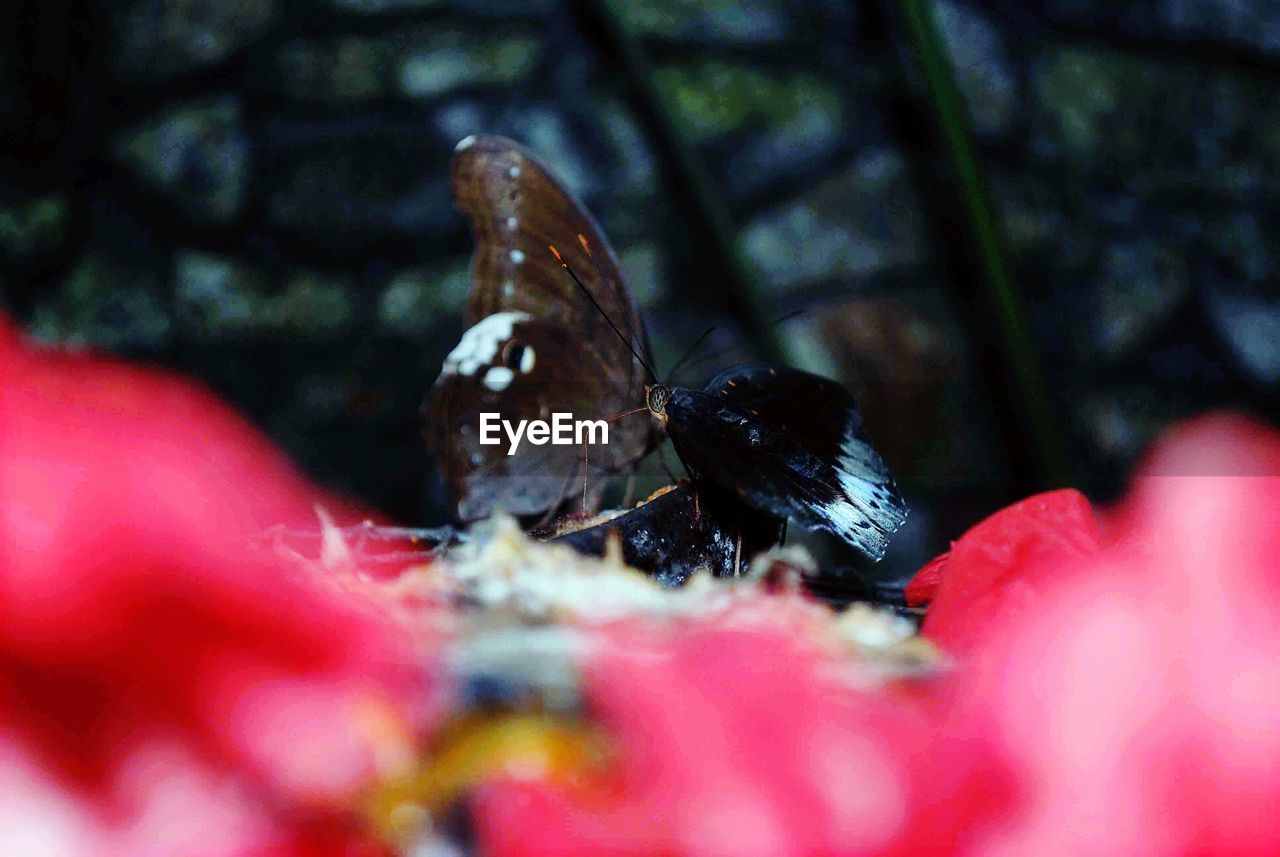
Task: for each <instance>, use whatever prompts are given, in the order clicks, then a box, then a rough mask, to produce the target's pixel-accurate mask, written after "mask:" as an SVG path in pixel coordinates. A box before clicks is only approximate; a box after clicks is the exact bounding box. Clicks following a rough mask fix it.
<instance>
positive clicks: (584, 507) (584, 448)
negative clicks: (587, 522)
mask: <svg viewBox="0 0 1280 857" xmlns="http://www.w3.org/2000/svg"><path fill="white" fill-rule="evenodd" d="M587 473H588V461H587V440H586V438H585V437H584V438H583V439H582V514H583V516H584V517H585V516H586V514H587Z"/></svg>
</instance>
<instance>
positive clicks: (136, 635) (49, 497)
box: [0, 318, 399, 854]
mask: <svg viewBox="0 0 1280 857" xmlns="http://www.w3.org/2000/svg"><path fill="white" fill-rule="evenodd" d="M317 502H322V503H325V504H326V505H329V506H330V507H334V501H333V500H332V498H326V497H324V496H323V495H322V494H321V493H320V492H318V491H316V490H315V489H314V488H313V487H311V486H310V485H309V484H307V482H306V481H305V480H304V479H303V478H302V477H301V476H300V474H299V473H298V472H297V471H296V470H295V469H294V468H293V467H292V466H291V465H290V464H289V463H288V462H287V460H286V459H285V458H284V457H283V456H282V455H281V454H280V453H279V452H277V451H276V450H275V449H274V448H272V447H271V446H270V445H269V444H268V443H267V442H266V441H265V440H264V439H262V438H261V437H260V436H259V435H258V434H257V432H255V431H254V430H253V429H252V428H251V427H250V426H249V425H248V424H247V423H245V422H244V420H242V419H241V418H240V417H238V416H236V415H235V414H234V413H232V412H231V411H230V410H228V409H227V408H225V407H224V406H222V405H221V404H219V403H218V402H217V401H216V400H214V399H213V397H212V396H210V395H209V394H208V393H207V392H205V391H204V390H201V389H199V388H197V387H196V386H194V385H192V384H190V383H187V382H185V381H180V380H177V379H175V378H172V377H170V376H167V375H164V374H161V373H158V372H153V371H148V370H144V369H139V368H135V367H132V366H127V365H124V364H122V363H119V362H116V361H113V360H109V359H103V358H97V357H91V356H85V355H71V354H66V353H63V352H60V351H55V350H41V349H38V348H34V347H29V346H27V345H25V344H24V343H23V342H22V341H21V339H20V337H19V335H18V334H17V333H16V332H15V331H14V330H13V329H12V328H10V327H9V326H8V325H7V324H6V323H5V322H4V320H3V319H2V318H0V545H3V552H2V553H0V695H3V698H4V699H5V704H4V707H3V713H0V755H3V757H4V759H5V761H4V763H3V764H2V765H0V782H3V783H4V785H3V786H0V829H2V832H0V852H3V853H14V851H13V850H11V849H10V848H7V847H5V844H4V843H5V842H6V841H8V842H9V845H11V846H13V847H15V848H16V847H17V846H16V845H15V844H14V843H16V842H21V841H26V840H24V839H23V837H29V838H32V839H31V841H36V842H44V841H46V840H48V841H49V842H50V845H49V847H48V848H43V847H41V848H39V849H37V850H38V851H39V853H49V854H60V853H71V854H106V853H121V854H144V853H187V854H194V853H199V854H237V853H249V852H250V851H251V850H253V849H259V850H261V849H264V848H271V849H274V848H276V847H277V846H280V847H283V845H282V843H288V842H296V841H300V840H299V838H298V837H299V832H300V831H305V830H306V829H309V828H311V827H312V826H314V825H315V824H322V825H324V824H329V823H330V822H329V821H325V819H326V818H332V817H333V816H332V812H333V807H334V806H335V805H336V804H337V802H339V801H342V800H345V799H346V798H347V797H348V796H349V795H350V793H351V790H352V789H353V788H354V787H356V786H357V785H358V784H359V783H360V782H361V780H362V778H363V777H364V776H366V775H367V773H368V772H369V770H370V767H371V759H372V751H373V750H374V749H376V748H375V747H374V741H373V740H372V737H371V735H370V734H368V730H367V729H362V727H361V720H362V718H365V717H366V715H363V714H362V712H367V711H368V710H369V709H370V708H371V707H372V708H377V707H383V708H385V707H387V706H390V705H393V704H394V703H395V700H396V695H397V693H398V692H399V688H398V682H399V679H398V678H395V677H394V676H395V674H396V669H395V663H396V661H397V659H398V654H397V641H396V640H395V639H394V638H391V637H389V635H388V632H387V631H386V630H384V629H383V628H382V627H381V626H380V625H378V624H376V623H374V622H372V621H370V620H369V619H368V618H365V617H362V616H361V615H359V614H356V613H354V612H353V611H352V610H351V609H349V608H347V607H345V606H343V605H340V604H338V603H336V602H335V601H334V600H333V599H332V598H330V597H327V596H326V595H325V594H324V593H323V591H322V589H321V588H320V587H317V586H315V585H314V584H313V582H311V581H309V580H307V579H305V578H304V577H303V575H302V574H301V573H300V572H299V570H298V569H297V568H296V567H295V566H292V565H289V564H286V563H285V562H283V561H282V560H280V559H277V558H275V557H273V556H272V555H270V554H269V553H267V552H264V551H261V550H255V549H253V548H252V546H251V545H250V543H249V538H250V537H251V536H253V535H255V534H257V533H258V532H259V531H260V529H261V528H263V527H266V526H269V525H273V524H286V525H289V524H292V525H303V524H305V525H307V526H311V527H314V526H315V512H314V504H315V503H317ZM334 508H336V507H334ZM6 836H8V837H10V839H9V840H6V839H5V837H6ZM15 837H16V838H15ZM23 853H25V852H23Z"/></svg>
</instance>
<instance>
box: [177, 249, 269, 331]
mask: <svg viewBox="0 0 1280 857" xmlns="http://www.w3.org/2000/svg"><path fill="white" fill-rule="evenodd" d="M173 280H174V282H173V294H174V313H175V316H176V317H177V319H178V320H179V321H180V322H181V323H182V324H183V325H184V326H185V327H186V328H187V330H188V331H189V334H190V335H191V336H193V337H194V338H197V339H210V340H222V339H232V338H238V337H243V336H245V335H248V334H251V333H252V332H253V331H254V330H255V328H256V327H257V325H258V324H259V321H260V319H261V318H262V309H263V305H264V304H265V303H266V302H267V299H268V298H267V294H266V292H267V283H266V278H265V277H264V276H263V275H262V274H261V273H260V272H258V271H256V270H254V269H252V268H251V267H249V266H248V265H245V264H243V263H241V262H239V261H237V260H235V259H232V258H228V257H225V256H215V255H211V254H208V253H199V252H194V251H185V252H181V253H179V254H178V255H177V257H176V258H175V260H174V273H173Z"/></svg>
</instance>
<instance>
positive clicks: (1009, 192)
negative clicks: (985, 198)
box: [988, 169, 1068, 254]
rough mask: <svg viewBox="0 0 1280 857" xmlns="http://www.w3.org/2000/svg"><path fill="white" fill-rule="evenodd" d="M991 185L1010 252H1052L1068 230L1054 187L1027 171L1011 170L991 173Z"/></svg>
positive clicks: (989, 180)
mask: <svg viewBox="0 0 1280 857" xmlns="http://www.w3.org/2000/svg"><path fill="white" fill-rule="evenodd" d="M988 182H989V189H990V193H991V201H992V204H993V206H994V207H995V210H996V214H997V215H998V217H999V218H1000V226H1001V229H1002V231H1003V233H1004V240H1005V242H1006V243H1007V244H1008V247H1009V249H1010V250H1012V251H1013V252H1014V253H1016V254H1027V253H1038V252H1042V251H1046V250H1049V249H1051V248H1052V247H1053V245H1054V244H1055V243H1056V242H1057V241H1058V240H1059V239H1060V237H1061V235H1062V234H1063V232H1064V231H1065V230H1066V229H1067V227H1068V223H1067V218H1066V216H1065V213H1064V212H1063V210H1062V204H1061V203H1060V202H1059V200H1058V199H1057V197H1056V196H1055V194H1054V190H1053V187H1052V185H1051V184H1050V183H1049V182H1047V181H1045V180H1044V179H1041V178H1039V177H1037V176H1035V175H1030V174H1028V173H1026V172H1025V171H1013V170H1009V169H993V170H991V171H990V172H989V173H988Z"/></svg>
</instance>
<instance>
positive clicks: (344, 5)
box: [326, 0, 447, 15]
mask: <svg viewBox="0 0 1280 857" xmlns="http://www.w3.org/2000/svg"><path fill="white" fill-rule="evenodd" d="M326 2H328V4H329V5H330V6H332V7H334V8H335V9H338V10H341V11H343V12H354V13H356V14H358V15H378V14H381V13H384V12H389V13H399V12H417V11H421V10H424V9H435V8H437V7H440V6H443V5H445V3H446V2H447V0H326Z"/></svg>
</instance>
